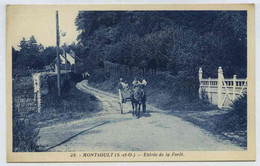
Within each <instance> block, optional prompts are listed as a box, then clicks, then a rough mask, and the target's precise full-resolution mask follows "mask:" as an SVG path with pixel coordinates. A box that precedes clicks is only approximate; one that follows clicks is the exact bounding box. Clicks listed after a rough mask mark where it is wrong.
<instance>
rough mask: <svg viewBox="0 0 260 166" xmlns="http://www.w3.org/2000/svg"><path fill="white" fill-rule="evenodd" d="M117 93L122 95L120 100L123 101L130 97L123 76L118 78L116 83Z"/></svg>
mask: <svg viewBox="0 0 260 166" xmlns="http://www.w3.org/2000/svg"><path fill="white" fill-rule="evenodd" d="M118 89H119V93H120V94H119V95H121V96H122V102H123V103H125V102H126V100H127V99H131V91H130V89H129V85H128V83H127V82H126V81H123V78H120V80H119V83H118Z"/></svg>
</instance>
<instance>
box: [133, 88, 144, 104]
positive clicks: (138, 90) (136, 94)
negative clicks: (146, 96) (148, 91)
mask: <svg viewBox="0 0 260 166" xmlns="http://www.w3.org/2000/svg"><path fill="white" fill-rule="evenodd" d="M133 97H134V99H135V100H136V101H138V102H139V103H142V98H143V91H142V89H141V88H140V87H139V86H137V87H135V88H134V95H133Z"/></svg>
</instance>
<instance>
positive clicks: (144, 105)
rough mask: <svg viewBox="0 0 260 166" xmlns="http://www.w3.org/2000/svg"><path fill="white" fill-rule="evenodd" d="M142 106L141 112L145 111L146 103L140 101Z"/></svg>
mask: <svg viewBox="0 0 260 166" xmlns="http://www.w3.org/2000/svg"><path fill="white" fill-rule="evenodd" d="M142 107H143V113H145V112H146V103H145V102H143V103H142Z"/></svg>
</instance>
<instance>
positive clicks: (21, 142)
mask: <svg viewBox="0 0 260 166" xmlns="http://www.w3.org/2000/svg"><path fill="white" fill-rule="evenodd" d="M38 133H39V129H38V128H37V126H36V125H35V123H32V122H31V119H26V118H20V117H19V115H17V114H14V116H13V152H36V151H39V146H38V145H37V143H36V142H37V140H38Z"/></svg>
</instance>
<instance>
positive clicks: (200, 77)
mask: <svg viewBox="0 0 260 166" xmlns="http://www.w3.org/2000/svg"><path fill="white" fill-rule="evenodd" d="M201 80H202V68H201V67H200V68H199V82H200V87H199V97H200V99H201V98H202V95H201V91H202V88H201Z"/></svg>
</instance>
